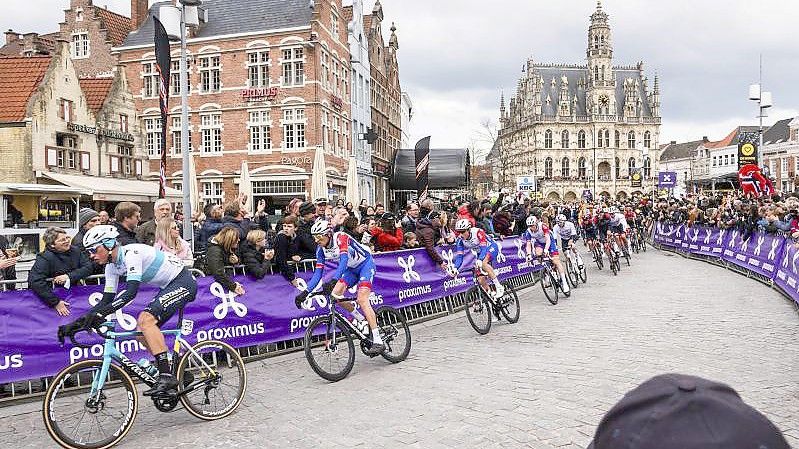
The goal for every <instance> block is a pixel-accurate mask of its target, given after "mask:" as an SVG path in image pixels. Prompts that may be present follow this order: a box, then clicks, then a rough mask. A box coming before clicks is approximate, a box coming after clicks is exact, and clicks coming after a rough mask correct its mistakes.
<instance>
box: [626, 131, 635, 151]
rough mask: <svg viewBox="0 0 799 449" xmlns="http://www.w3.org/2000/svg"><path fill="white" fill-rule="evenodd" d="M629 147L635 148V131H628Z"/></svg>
mask: <svg viewBox="0 0 799 449" xmlns="http://www.w3.org/2000/svg"><path fill="white" fill-rule="evenodd" d="M627 148H630V149H633V148H635V131H630V132H628V133H627Z"/></svg>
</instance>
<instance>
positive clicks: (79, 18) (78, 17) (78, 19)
mask: <svg viewBox="0 0 799 449" xmlns="http://www.w3.org/2000/svg"><path fill="white" fill-rule="evenodd" d="M75 22H83V8H78V9H76V10H75Z"/></svg>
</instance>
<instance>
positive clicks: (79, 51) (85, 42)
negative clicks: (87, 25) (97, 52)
mask: <svg viewBox="0 0 799 449" xmlns="http://www.w3.org/2000/svg"><path fill="white" fill-rule="evenodd" d="M72 57H73V58H88V57H89V33H88V32H82V33H75V34H73V35H72Z"/></svg>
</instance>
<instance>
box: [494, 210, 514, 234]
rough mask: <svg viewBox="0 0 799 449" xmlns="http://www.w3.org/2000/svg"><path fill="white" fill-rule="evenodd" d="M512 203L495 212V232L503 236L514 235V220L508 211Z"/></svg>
mask: <svg viewBox="0 0 799 449" xmlns="http://www.w3.org/2000/svg"><path fill="white" fill-rule="evenodd" d="M510 207H512V206H511V205H508V206H505V207H501V208H499V210H497V211H496V212H495V213H494V217H493V225H494V232H496V233H497V234H499V235H501V236H503V237H509V236H511V235H513V220H512V218H511V215H510V213H509V212H508V210H509V208H510Z"/></svg>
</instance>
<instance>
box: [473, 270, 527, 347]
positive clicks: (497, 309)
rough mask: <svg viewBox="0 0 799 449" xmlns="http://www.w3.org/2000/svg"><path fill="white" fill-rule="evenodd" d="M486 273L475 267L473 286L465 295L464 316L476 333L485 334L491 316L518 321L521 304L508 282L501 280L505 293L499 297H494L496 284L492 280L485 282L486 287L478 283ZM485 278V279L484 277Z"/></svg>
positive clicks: (489, 326) (489, 328)
mask: <svg viewBox="0 0 799 449" xmlns="http://www.w3.org/2000/svg"><path fill="white" fill-rule="evenodd" d="M487 275H488V273H486V272H485V271H483V269H482V268H481V269H477V268H475V270H474V273H473V281H474V287H473V288H472V289H471V290H470V291H469V292H468V293H467V296H466V298H467V299H466V318H468V319H469V324H471V325H472V328H474V330H475V331H477V333H478V334H481V335H485V334H487V333H488V332H489V331H490V330H491V323H492V321H494V320H493V317H492V314H493V316H495V317H496V318H497V319H499V317H500V315H502V316H503V317H505V319H506V320H508V323H511V324H513V323H516V322H517V321H519V314H520V312H521V305H520V304H519V296H518V295H517V294H516V289H515V288H513V285H511V284H510V283H509V282H507V281H505V282H502V286H503V287H505V294H504V295H502V297H501V298H497V297H496V292H497V291H496V286H494V283H493V282H490V281H489V282H486V285H488V288H487V289H486V288H485V287H483V285H482V284H481V283H480V279H481V278H486V276H487ZM486 280H487V279H486Z"/></svg>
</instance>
